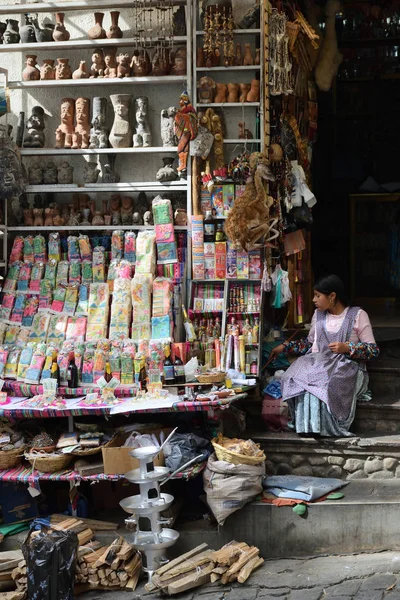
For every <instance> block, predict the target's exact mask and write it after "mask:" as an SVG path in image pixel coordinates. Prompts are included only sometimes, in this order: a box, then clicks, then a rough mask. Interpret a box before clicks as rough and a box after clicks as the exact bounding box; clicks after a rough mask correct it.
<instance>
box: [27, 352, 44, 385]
mask: <svg viewBox="0 0 400 600" xmlns="http://www.w3.org/2000/svg"><path fill="white" fill-rule="evenodd" d="M45 360H46V344H37V346H36V348H35V350H34V352H33V355H32V360H31V364H30V365H29V367H28V370H27V372H26V377H25V382H26V383H39V381H40V375H41V373H42V369H43V366H44V363H45Z"/></svg>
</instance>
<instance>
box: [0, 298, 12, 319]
mask: <svg viewBox="0 0 400 600" xmlns="http://www.w3.org/2000/svg"><path fill="white" fill-rule="evenodd" d="M14 303H15V294H4V296H3V302H2V304H1V306H0V320H2V321H8V320H9V319H10V317H11V311H12V309H13V308H14Z"/></svg>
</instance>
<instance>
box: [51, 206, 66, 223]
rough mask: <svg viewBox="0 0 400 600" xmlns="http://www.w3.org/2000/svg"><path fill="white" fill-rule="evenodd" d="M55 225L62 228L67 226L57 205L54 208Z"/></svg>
mask: <svg viewBox="0 0 400 600" xmlns="http://www.w3.org/2000/svg"><path fill="white" fill-rule="evenodd" d="M53 225H56V226H58V227H62V226H63V225H65V220H64V219H63V218H62V216H61V215H60V207H59V206H58V204H56V205H55V206H54V208H53Z"/></svg>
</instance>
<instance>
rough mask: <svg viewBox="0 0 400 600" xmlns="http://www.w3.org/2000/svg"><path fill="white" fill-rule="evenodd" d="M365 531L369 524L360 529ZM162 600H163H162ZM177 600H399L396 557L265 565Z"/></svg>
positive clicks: (111, 598)
mask: <svg viewBox="0 0 400 600" xmlns="http://www.w3.org/2000/svg"><path fill="white" fill-rule="evenodd" d="M365 526H366V527H368V524H367V523H366V524H365ZM79 598H80V599H81V600H156V599H157V598H160V596H159V595H154V594H146V593H145V592H144V590H143V586H140V587H139V588H138V589H137V590H136V591H135V592H134V593H132V592H126V591H120V592H115V591H114V592H96V591H94V592H89V593H86V594H82V595H81V596H79ZM164 598H165V596H164ZM176 598H177V600H383V599H385V600H386V599H387V600H400V552H389V551H385V552H377V553H371V554H357V555H346V556H319V557H314V558H301V559H278V560H268V561H266V562H265V563H264V565H262V567H260V569H259V570H258V571H256V572H255V573H254V574H253V575H252V576H251V577H250V579H249V580H248V581H247V582H246V584H245V585H243V586H241V585H239V584H237V585H230V586H218V585H216V584H214V585H210V586H202V587H200V588H197V589H195V590H194V591H193V592H188V593H186V594H181V595H179V596H176Z"/></svg>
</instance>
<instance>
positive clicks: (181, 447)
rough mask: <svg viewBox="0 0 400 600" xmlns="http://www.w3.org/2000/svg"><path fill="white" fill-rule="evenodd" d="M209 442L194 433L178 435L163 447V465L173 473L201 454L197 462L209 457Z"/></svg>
mask: <svg viewBox="0 0 400 600" xmlns="http://www.w3.org/2000/svg"><path fill="white" fill-rule="evenodd" d="M209 448H210V442H209V441H208V440H205V439H204V438H201V437H199V436H197V435H195V434H194V433H178V434H176V435H174V437H173V438H172V440H171V441H170V442H169V443H168V444H167V445H166V446H165V447H164V455H165V464H166V466H167V467H168V468H169V469H170V470H171V471H175V470H176V469H179V467H180V466H182V465H184V464H185V463H186V462H188V461H189V460H191V459H192V458H195V456H199V455H200V454H202V457H201V458H199V462H201V461H203V460H206V458H207V457H208V456H210V450H209Z"/></svg>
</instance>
